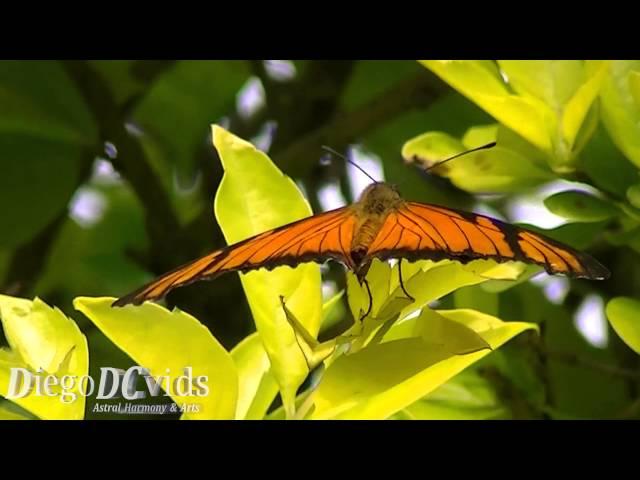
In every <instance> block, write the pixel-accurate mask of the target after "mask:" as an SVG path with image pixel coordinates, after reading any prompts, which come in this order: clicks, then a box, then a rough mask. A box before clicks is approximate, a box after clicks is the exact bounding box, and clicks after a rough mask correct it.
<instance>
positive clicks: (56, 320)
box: [0, 295, 89, 420]
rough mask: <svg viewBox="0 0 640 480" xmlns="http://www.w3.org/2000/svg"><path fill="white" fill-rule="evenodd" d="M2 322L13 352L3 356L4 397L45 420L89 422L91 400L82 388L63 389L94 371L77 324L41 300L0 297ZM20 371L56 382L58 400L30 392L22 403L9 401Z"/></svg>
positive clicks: (0, 385) (0, 370) (1, 382)
mask: <svg viewBox="0 0 640 480" xmlns="http://www.w3.org/2000/svg"><path fill="white" fill-rule="evenodd" d="M0 317H1V318H2V326H3V329H4V334H5V336H6V338H7V341H8V342H9V346H10V347H11V350H4V349H2V350H0V394H2V396H4V397H5V398H9V399H10V400H11V401H13V402H15V403H16V404H18V405H19V406H21V407H22V408H24V409H25V410H27V411H29V412H31V413H33V414H34V415H35V416H37V417H39V418H42V419H47V420H54V419H59V420H63V419H64V420H81V419H83V418H84V409H85V397H84V396H83V395H81V394H80V385H79V382H74V383H73V385H72V386H69V384H68V383H67V384H66V385H65V389H64V390H63V389H62V388H61V387H60V383H61V382H62V379H63V377H65V376H75V378H76V379H78V378H80V377H82V376H84V375H86V374H87V372H88V368H89V352H88V350H87V339H86V338H85V336H84V335H83V334H82V332H80V329H79V328H78V326H77V325H76V324H75V322H74V321H73V320H71V319H69V318H68V317H66V316H65V315H64V314H63V313H62V312H61V311H60V310H58V309H57V308H51V307H49V306H48V305H47V304H45V303H44V302H42V301H41V300H40V299H39V298H35V299H34V300H33V301H31V300H25V299H21V298H14V297H9V296H6V295H0ZM17 368H21V369H25V370H27V371H28V372H30V373H31V374H33V375H36V376H39V377H40V378H44V377H46V376H47V375H49V374H51V375H53V376H55V378H56V379H57V381H56V384H57V385H55V386H53V385H52V387H51V392H52V393H53V394H54V396H46V395H44V394H43V395H37V394H36V393H37V390H32V391H30V392H29V393H26V392H25V393H26V395H25V396H23V397H22V398H12V397H11V396H9V394H10V393H11V392H9V386H10V381H11V375H12V369H17ZM40 369H41V370H40ZM16 371H17V370H16ZM38 374H39V375H38ZM23 379H24V377H23ZM23 381H24V380H23ZM20 385H25V384H24V383H22V382H20ZM14 393H20V392H14ZM43 393H45V392H43Z"/></svg>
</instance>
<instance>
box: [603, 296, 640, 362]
mask: <svg viewBox="0 0 640 480" xmlns="http://www.w3.org/2000/svg"><path fill="white" fill-rule="evenodd" d="M605 311H606V313H607V318H608V319H609V322H610V323H611V326H612V327H613V329H614V330H615V331H616V333H617V334H618V336H619V337H620V338H621V339H622V340H623V341H624V343H626V344H627V345H629V347H630V348H631V349H633V351H634V352H636V353H638V354H640V301H638V300H636V299H634V298H628V297H616V298H614V299H613V300H610V301H609V303H607V307H606V310H605Z"/></svg>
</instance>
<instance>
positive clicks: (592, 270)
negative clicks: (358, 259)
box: [368, 202, 609, 280]
mask: <svg viewBox="0 0 640 480" xmlns="http://www.w3.org/2000/svg"><path fill="white" fill-rule="evenodd" d="M368 256H369V257H372V258H373V257H376V258H380V259H387V258H406V259H408V260H420V259H429V260H440V259H443V258H448V259H452V260H457V261H461V262H468V261H470V260H474V259H493V260H496V261H498V262H505V261H512V260H516V261H521V262H525V263H533V264H537V265H541V266H543V267H544V268H545V270H546V271H547V272H548V273H552V274H555V273H560V274H565V275H569V276H573V277H578V278H588V279H592V280H599V279H604V278H608V276H609V272H608V270H607V269H606V268H605V267H603V266H602V265H601V264H600V263H598V262H597V261H596V260H595V259H594V258H592V257H590V256H589V255H587V254H584V253H581V252H578V251H576V250H574V249H573V248H571V247H569V246H567V245H563V244H561V243H559V242H556V241H554V240H552V239H550V238H547V237H545V236H543V235H540V234H538V233H535V232H532V231H530V230H526V229H523V228H519V227H516V226H515V225H510V224H507V223H504V222H501V221H499V220H495V219H492V218H489V217H486V216H484V215H477V214H474V213H466V212H461V211H457V210H452V209H449V208H445V207H441V206H437V205H429V204H424V203H417V202H403V203H402V204H400V205H399V206H398V207H397V208H395V209H394V210H393V211H391V212H390V213H389V215H388V216H387V218H386V220H385V222H384V224H383V225H382V228H381V229H380V232H379V233H378V235H377V236H376V238H375V239H374V241H373V242H372V243H371V245H370V247H369V251H368Z"/></svg>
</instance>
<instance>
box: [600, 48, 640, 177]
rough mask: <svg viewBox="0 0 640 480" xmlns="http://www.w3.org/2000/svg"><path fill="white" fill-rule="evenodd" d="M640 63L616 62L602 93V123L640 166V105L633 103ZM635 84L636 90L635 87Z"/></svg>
mask: <svg viewBox="0 0 640 480" xmlns="http://www.w3.org/2000/svg"><path fill="white" fill-rule="evenodd" d="M639 71H640V60H614V61H612V62H611V67H610V69H609V74H608V75H607V76H606V78H605V81H604V83H603V87H602V90H601V93H600V100H601V105H602V109H601V112H602V121H603V123H604V125H605V127H606V128H607V131H608V132H609V135H610V136H611V138H612V140H613V142H614V143H615V144H616V146H617V147H618V148H619V149H620V150H622V152H623V153H624V154H625V155H626V157H627V158H628V159H629V160H630V161H631V162H633V163H634V164H635V165H636V166H640V106H638V104H637V103H636V101H635V100H634V96H633V92H635V91H636V90H635V88H636V87H635V85H636V83H637V80H636V77H635V75H634V74H637V72H639ZM632 85H633V87H632Z"/></svg>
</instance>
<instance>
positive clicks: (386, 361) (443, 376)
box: [311, 310, 536, 419]
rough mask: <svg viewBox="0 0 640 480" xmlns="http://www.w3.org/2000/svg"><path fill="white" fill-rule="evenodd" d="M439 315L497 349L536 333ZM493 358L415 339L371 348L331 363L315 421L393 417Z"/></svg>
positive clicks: (469, 313) (468, 315)
mask: <svg viewBox="0 0 640 480" xmlns="http://www.w3.org/2000/svg"><path fill="white" fill-rule="evenodd" d="M438 313H439V314H440V315H442V316H444V317H446V318H447V319H449V320H453V321H455V322H459V323H461V324H462V325H464V326H465V327H467V328H470V329H472V330H473V331H475V332H476V333H477V334H478V335H479V336H480V337H481V338H482V339H483V340H484V341H486V342H487V343H488V344H489V345H490V346H491V348H493V349H495V348H498V347H499V346H500V345H502V344H503V343H505V342H506V341H508V340H509V339H511V338H512V337H514V336H515V335H517V334H519V333H521V332H523V331H524V330H527V329H535V328H536V326H535V325H533V324H529V323H522V322H503V321H501V320H499V319H497V318H495V317H492V316H490V315H485V314H482V313H479V312H476V311H473V310H451V311H439V312H438ZM417 321H418V320H417V319H415V318H414V319H411V320H407V321H405V322H401V323H400V324H399V325H396V326H394V327H393V328H392V329H391V330H390V332H389V334H388V337H389V338H393V336H394V330H395V329H404V330H405V331H406V329H407V326H406V325H404V324H405V323H408V322H414V324H415V322H417ZM409 327H411V324H410V323H409ZM409 333H410V334H412V333H413V330H412V329H411V332H409ZM488 353H489V350H481V351H477V352H475V353H470V354H467V355H452V354H451V353H450V352H449V350H448V349H447V348H446V347H443V346H441V345H438V344H431V343H426V342H425V341H424V340H423V339H422V338H418V337H414V336H409V337H408V338H400V339H396V340H391V341H387V342H384V343H380V344H377V345H372V346H369V347H368V348H365V349H362V350H360V351H358V352H357V353H354V354H353V355H348V356H342V357H340V358H338V359H337V360H336V361H335V362H334V363H332V364H331V366H330V367H329V368H328V369H327V371H326V372H325V374H324V377H323V379H322V381H321V383H320V386H319V387H318V389H317V390H316V391H315V392H314V394H313V395H314V397H313V398H314V404H315V405H314V407H315V408H314V410H313V412H312V413H311V418H315V419H328V418H340V419H346V418H349V419H384V418H388V417H390V416H391V415H393V414H394V413H396V412H398V411H400V410H402V409H404V408H406V407H407V406H409V405H412V404H413V403H415V402H416V401H418V400H420V399H421V398H423V397H424V396H425V395H427V394H428V393H430V392H432V391H433V390H435V389H436V388H437V387H439V386H440V385H442V384H444V383H445V382H446V381H448V380H449V379H451V378H452V377H454V376H455V375H457V374H458V373H460V372H461V371H462V370H464V369H465V368H467V367H468V366H469V365H472V364H473V363H475V362H476V361H478V360H480V359H481V358H483V357H484V356H485V355H487V354H488Z"/></svg>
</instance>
